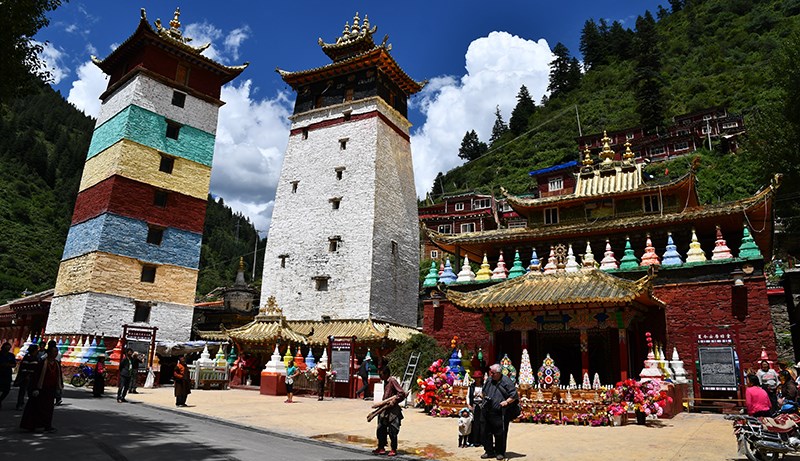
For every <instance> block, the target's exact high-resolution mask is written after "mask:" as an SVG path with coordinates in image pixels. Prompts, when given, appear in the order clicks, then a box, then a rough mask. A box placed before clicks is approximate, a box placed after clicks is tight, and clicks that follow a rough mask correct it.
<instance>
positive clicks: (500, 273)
mask: <svg viewBox="0 0 800 461" xmlns="http://www.w3.org/2000/svg"><path fill="white" fill-rule="evenodd" d="M506 278H508V269H506V262H505V261H503V252H502V251H500V258H498V259H497V267H495V268H494V270H493V271H492V280H503V279H506Z"/></svg>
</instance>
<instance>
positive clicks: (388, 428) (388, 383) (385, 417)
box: [372, 365, 406, 456]
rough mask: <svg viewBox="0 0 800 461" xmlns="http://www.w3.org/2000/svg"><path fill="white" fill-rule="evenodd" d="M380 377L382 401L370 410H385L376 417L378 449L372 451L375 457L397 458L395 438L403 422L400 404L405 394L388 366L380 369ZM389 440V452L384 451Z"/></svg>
mask: <svg viewBox="0 0 800 461" xmlns="http://www.w3.org/2000/svg"><path fill="white" fill-rule="evenodd" d="M380 377H381V379H382V380H383V400H381V401H380V402H378V403H376V404H375V405H373V406H372V408H379V407H383V406H385V407H386V408H385V410H384V411H383V412H381V414H380V415H378V430H377V434H376V435H377V437H378V448H376V449H375V450H372V453H374V454H376V455H383V454H385V455H387V456H397V436H398V434H400V422H401V421H402V420H403V409H402V408H401V407H400V403H401V402H403V400H405V398H406V392H405V391H404V390H403V387H402V386H401V385H400V383H399V382H397V379H396V378H394V377H393V376H392V373H391V370H390V369H389V366H388V365H387V366H384V367H383V368H381V371H380ZM387 435H388V436H389V439H390V440H391V445H390V450H389V452H387V451H386V436H387Z"/></svg>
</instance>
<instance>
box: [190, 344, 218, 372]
mask: <svg viewBox="0 0 800 461" xmlns="http://www.w3.org/2000/svg"><path fill="white" fill-rule="evenodd" d="M195 365H199V366H201V367H213V366H214V361H213V360H212V359H211V353H209V352H208V344H206V345H205V346H203V352H201V353H200V358H199V359H197V361H195Z"/></svg>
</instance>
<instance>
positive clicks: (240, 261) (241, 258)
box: [239, 256, 244, 272]
mask: <svg viewBox="0 0 800 461" xmlns="http://www.w3.org/2000/svg"><path fill="white" fill-rule="evenodd" d="M239 272H244V257H243V256H239Z"/></svg>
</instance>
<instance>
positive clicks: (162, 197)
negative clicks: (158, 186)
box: [153, 190, 169, 208]
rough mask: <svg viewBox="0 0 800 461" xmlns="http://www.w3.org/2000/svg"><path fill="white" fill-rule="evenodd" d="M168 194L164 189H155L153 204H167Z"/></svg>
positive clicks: (163, 205)
mask: <svg viewBox="0 0 800 461" xmlns="http://www.w3.org/2000/svg"><path fill="white" fill-rule="evenodd" d="M168 196H169V194H168V193H167V191H165V190H157V191H156V193H155V196H154V197H153V205H155V206H157V207H159V208H164V207H166V206H167V197H168Z"/></svg>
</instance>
